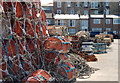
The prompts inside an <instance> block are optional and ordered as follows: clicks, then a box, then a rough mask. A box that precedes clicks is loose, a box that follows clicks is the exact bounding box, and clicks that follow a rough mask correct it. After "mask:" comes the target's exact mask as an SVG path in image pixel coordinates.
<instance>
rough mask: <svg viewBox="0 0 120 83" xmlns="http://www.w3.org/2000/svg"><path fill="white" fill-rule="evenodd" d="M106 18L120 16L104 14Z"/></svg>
mask: <svg viewBox="0 0 120 83" xmlns="http://www.w3.org/2000/svg"><path fill="white" fill-rule="evenodd" d="M106 18H120V16H118V15H106Z"/></svg>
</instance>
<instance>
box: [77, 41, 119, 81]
mask: <svg viewBox="0 0 120 83" xmlns="http://www.w3.org/2000/svg"><path fill="white" fill-rule="evenodd" d="M95 55H96V57H97V58H98V61H97V62H87V64H89V65H90V67H93V68H98V69H99V70H98V71H96V72H95V73H94V74H92V75H91V77H90V78H88V79H77V81H118V39H115V40H114V42H113V43H112V45H111V46H110V47H108V49H107V53H105V54H95Z"/></svg>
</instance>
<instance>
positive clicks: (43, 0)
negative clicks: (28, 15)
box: [41, 0, 53, 4]
mask: <svg viewBox="0 0 120 83" xmlns="http://www.w3.org/2000/svg"><path fill="white" fill-rule="evenodd" d="M52 2H53V0H41V4H47V3H52Z"/></svg>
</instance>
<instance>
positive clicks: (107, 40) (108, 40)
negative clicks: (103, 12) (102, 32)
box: [104, 38, 111, 46]
mask: <svg viewBox="0 0 120 83" xmlns="http://www.w3.org/2000/svg"><path fill="white" fill-rule="evenodd" d="M104 42H105V43H106V44H107V46H110V44H111V38H104Z"/></svg>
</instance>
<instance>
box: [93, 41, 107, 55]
mask: <svg viewBox="0 0 120 83" xmlns="http://www.w3.org/2000/svg"><path fill="white" fill-rule="evenodd" d="M93 47H94V48H93V50H94V53H95V54H101V53H107V51H106V43H94V44H93Z"/></svg>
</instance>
